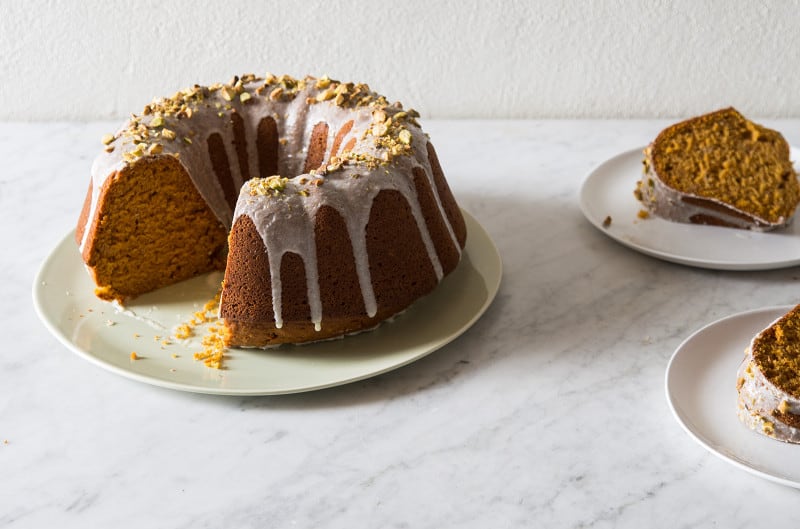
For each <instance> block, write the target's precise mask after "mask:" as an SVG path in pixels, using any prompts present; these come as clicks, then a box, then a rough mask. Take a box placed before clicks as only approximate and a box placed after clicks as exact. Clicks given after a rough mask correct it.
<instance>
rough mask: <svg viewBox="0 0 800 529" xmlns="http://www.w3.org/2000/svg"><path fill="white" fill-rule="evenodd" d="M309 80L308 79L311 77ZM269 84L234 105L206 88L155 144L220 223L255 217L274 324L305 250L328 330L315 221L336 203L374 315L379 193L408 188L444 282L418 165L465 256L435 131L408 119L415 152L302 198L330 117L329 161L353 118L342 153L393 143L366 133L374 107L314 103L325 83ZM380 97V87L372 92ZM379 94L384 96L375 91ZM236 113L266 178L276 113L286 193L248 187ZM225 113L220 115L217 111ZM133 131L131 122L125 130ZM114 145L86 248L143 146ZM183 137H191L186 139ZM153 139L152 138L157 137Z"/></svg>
mask: <svg viewBox="0 0 800 529" xmlns="http://www.w3.org/2000/svg"><path fill="white" fill-rule="evenodd" d="M308 79H310V78H307V80H308ZM262 84H263V83H262V82H261V80H257V81H253V82H249V83H246V84H244V85H243V89H244V91H245V92H247V93H249V94H250V95H251V98H250V99H249V100H248V101H247V102H244V103H243V102H241V101H240V100H239V97H238V96H237V97H234V98H233V99H232V100H231V101H228V100H226V99H224V98H223V97H222V91H221V90H217V91H215V92H212V93H210V94H208V95H207V96H206V97H205V98H204V99H203V100H202V101H200V102H197V103H194V104H193V105H192V108H193V114H192V116H191V118H183V119H176V118H174V117H172V118H170V119H168V120H167V125H166V126H167V127H168V128H169V129H170V130H172V131H174V132H175V134H176V136H177V137H176V139H175V140H173V141H166V140H164V139H159V140H157V141H155V142H156V143H160V144H161V145H162V146H163V152H162V153H160V154H158V155H156V156H170V155H176V154H177V155H178V156H179V157H178V160H179V162H180V163H181V165H182V166H183V167H184V168H185V169H186V171H187V173H188V174H189V175H190V177H191V179H192V181H193V182H194V184H195V186H196V187H197V189H198V191H199V193H200V194H201V196H202V197H203V198H204V199H205V200H206V202H207V203H208V204H209V206H210V208H211V209H212V210H213V211H214V213H215V215H216V216H217V218H218V219H219V220H220V222H221V223H222V224H223V225H224V226H225V227H226V228H227V229H230V228H231V226H232V224H233V222H235V221H236V219H237V218H238V217H239V216H241V215H247V216H249V217H250V218H251V219H252V220H253V223H254V225H255V226H256V229H257V230H258V233H259V235H260V236H261V238H262V240H263V242H264V246H265V247H266V249H267V253H268V257H269V262H270V273H271V280H272V297H273V308H274V314H275V325H276V327H278V328H280V327H281V326H282V324H283V319H282V316H281V298H282V285H281V277H280V265H281V261H282V257H283V255H284V254H285V253H287V252H292V253H296V254H298V255H299V256H300V257H301V258H302V260H303V263H304V266H305V272H306V279H307V286H308V299H309V305H310V310H311V318H312V322H313V323H314V325H315V328H316V329H317V330H320V329H321V326H322V321H323V314H322V305H321V301H320V291H319V282H318V279H317V260H316V247H315V244H314V219H315V216H316V213H317V212H318V211H319V209H320V207H322V206H323V205H328V206H332V207H333V208H335V209H336V210H337V211H338V212H339V213H340V214H341V215H342V218H343V219H344V220H345V222H346V224H347V229H348V234H349V236H350V240H351V242H352V247H353V254H354V257H355V263H356V271H357V275H358V280H359V284H360V286H361V291H362V295H363V300H364V306H365V308H366V312H367V314H368V315H369V316H370V317H373V316H374V315H375V314H376V312H377V309H378V307H377V303H376V300H375V294H374V292H373V289H372V282H371V278H370V271H369V262H368V257H367V251H366V239H365V234H366V225H367V222H368V220H369V214H370V209H371V206H372V201H373V200H374V198H375V197H376V196H377V194H378V193H379V192H380V191H383V190H395V191H398V192H400V193H401V194H402V195H403V196H404V197H405V199H406V201H407V202H408V204H409V206H410V209H411V213H412V215H413V217H414V219H415V221H416V224H417V227H418V228H419V232H420V235H421V238H422V241H423V244H424V245H425V248H426V250H427V253H428V257H429V259H430V262H431V265H432V267H433V269H434V272H435V274H436V277H437V280H441V278H442V276H443V269H442V265H441V263H440V262H439V258H438V256H437V253H436V249H435V247H434V244H433V241H432V239H431V236H430V233H429V231H428V229H427V226H426V223H425V219H424V217H423V214H422V210H421V207H420V204H419V200H418V199H417V196H416V190H415V188H414V184H413V177H412V171H413V169H414V168H415V167H421V168H422V169H423V170H424V173H425V175H426V176H427V178H428V183H429V185H430V188H431V190H432V192H433V196H434V198H435V201H436V204H437V207H438V209H439V213H440V215H441V217H442V218H443V219H444V221H445V225H446V226H447V230H448V232H449V234H450V238H451V240H452V243H453V246H454V247H455V248H456V249H457V251H458V252H459V253H460V251H461V248H460V245H459V244H458V242H457V239H456V236H455V232H454V230H453V227H452V226H451V225H450V222H449V220H448V218H447V215H446V214H445V212H444V208H443V205H442V201H441V199H440V197H439V194H438V191H437V188H436V185H435V182H434V179H433V171H432V168H431V164H430V161H429V160H428V154H427V148H426V145H427V141H428V140H427V136H426V135H425V134H424V132H423V131H422V130H421V128H420V127H418V126H416V125H415V124H414V123H412V122H404V123H403V125H404V127H405V128H406V129H407V130H408V131H409V132H410V133H411V151H410V153H408V154H403V155H398V156H393V157H390V158H391V159H390V162H389V163H387V164H385V165H381V166H379V167H377V168H375V169H369V168H368V167H366V166H365V165H364V164H361V163H353V164H345V165H343V166H342V167H341V168H340V169H339V170H336V171H332V172H330V173H327V174H325V176H324V191H325V192H324V193H315V192H309V193H308V196H302V195H300V194H299V193H298V192H299V191H301V190H310V189H311V188H310V186H311V184H310V183H309V182H311V181H313V180H314V179H316V178H317V176H316V175H309V174H302V170H303V166H304V164H305V161H306V156H307V154H308V145H309V141H310V139H311V135H312V131H313V128H314V126H315V125H317V124H318V123H321V122H324V123H327V125H328V136H327V140H326V149H325V157H324V160H328V159H329V157H330V154H331V148H332V143H333V140H334V138H335V137H336V135H337V133H338V132H339V130H340V129H341V128H342V127H343V126H344V125H345V124H346V123H347V122H349V121H353V126H352V128H351V129H350V131H349V132H348V133H347V134H346V135H345V136H344V137H343V138H342V139H341V143H340V152H341V149H342V148H343V146H344V145H346V144H347V143H348V141H349V140H350V139H353V138H354V139H355V140H356V141H355V146H354V147H353V148H352V149H351V152H352V153H353V154H355V155H363V156H365V157H368V158H370V159H381V158H382V157H384V156H385V153H386V149H385V148H384V147H380V146H378V145H376V144H375V142H374V141H373V140H374V138H373V137H371V136H369V134H368V131H369V130H370V127H371V125H372V122H373V116H372V112H373V110H374V109H373V108H371V107H370V106H363V107H348V108H345V107H340V106H337V105H336V104H335V103H334V102H333V101H332V100H329V101H323V102H320V103H314V104H309V102H308V100H309V99H314V98H316V97H317V95H318V94H319V93H320V92H322V91H323V90H322V89H320V88H317V87H316V86H315V83H314V82H313V79H311V82H307V83H306V85H305V87H304V88H302V89H301V90H299V91H298V92H297V93H296V95H295V96H294V97H293V98H291V99H289V100H281V99H279V100H272V99H270V98H268V97H265V96H264V95H260V94H258V93H257V89H258V88H259V87H260V86H261V85H262ZM373 94H374V93H373ZM374 95H377V94H374ZM231 110H235V111H236V112H237V113H238V114H239V115H240V116H241V117H242V118H243V122H244V129H245V139H246V145H247V163H248V166H249V173H250V175H251V176H260V177H268V176H271V175H261V174H259V167H258V150H257V147H256V136H257V129H258V125H259V123H260V122H261V120H262V119H263V118H265V117H272V118H273V119H274V121H275V123H276V125H277V132H278V137H279V138H280V139H281V142H280V143H279V153H278V154H279V156H278V158H279V162H278V170H279V173H280V174H281V175H282V176H287V177H290V180H289V182H288V184H287V185H286V189H285V191H284V192H283V193H281V194H280V196H278V197H276V196H272V195H268V196H253V195H251V194H250V193H249V190H248V187H247V186H242V184H243V183H244V181H243V180H244V179H243V177H242V173H243V171H242V168H241V167H240V166H239V158H238V156H237V152H236V149H235V147H234V143H233V142H234V129H233V125H232V120H231V119H230V112H231ZM383 110H384V111H385V112H386V114H387V115H388V116H393V115H395V114H396V113H397V112H400V111H401V107H400V106H399V105H397V106H389V107H387V108H384V109H383ZM220 112H221V114H222V115H221V116H220V115H219V113H220ZM138 119H139V120H140V122H141V123H142V124H144V125H149V124H151V123H152V120H153V119H154V115H152V114H151V115H145V116H141V117H139V118H138ZM125 128H127V124H126V127H124V128H123V129H122V130H125ZM213 134H219V135H220V136H221V138H222V140H223V143H224V146H225V154H226V156H227V159H228V162H229V165H230V170H231V174H232V176H233V181H234V183H235V185H236V187H237V188H241V190H240V192H239V197H238V202H237V205H236V209H235V211H232V210H231V208H230V206H229V204H228V203H227V201H226V200H225V194H224V191H223V188H222V186H221V184H220V183H219V180H218V177H217V175H216V174H215V172H214V170H213V167H212V165H211V162H210V158H209V153H208V148H207V144H206V141H207V138H208V137H210V136H211V135H213ZM116 136H117V139H116V140H115V142H114V143H113V145H114V150H113V151H112V152H110V153H103V154H102V155H101V156H99V157H98V158H97V159H96V160H95V163H94V164H93V166H92V186H93V187H92V201H91V207H90V211H89V215H88V218H87V225H86V226H85V229H84V237H83V241H82V242H81V251H83V249H84V246H85V244H86V240H87V237H88V234H89V231H90V230H89V227H90V226H91V223H92V220H93V218H94V217H95V216H96V214H97V211H96V209H97V202H98V197H99V194H100V191H101V189H102V187H103V185H104V183H105V182H106V180H107V179H108V178H109V177H110V176H111V175H113V174H114V173H115V172H116V171H119V170H121V169H122V168H123V167H125V165H126V164H127V163H136V162H135V161H133V162H130V161H126V159H125V153H130V152H132V151H134V150H135V143H134V141H133V139H132V138H131V136H130V135H120V133H117V134H116ZM183 138H189V140H190V141H191V144H187V143H186V142H185V140H183ZM151 143H152V142H151Z"/></svg>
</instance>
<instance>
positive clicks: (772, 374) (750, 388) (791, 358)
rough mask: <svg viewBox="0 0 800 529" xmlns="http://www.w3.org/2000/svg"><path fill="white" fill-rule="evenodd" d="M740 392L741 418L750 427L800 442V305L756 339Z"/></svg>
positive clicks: (742, 368) (743, 368)
mask: <svg viewBox="0 0 800 529" xmlns="http://www.w3.org/2000/svg"><path fill="white" fill-rule="evenodd" d="M736 389H737V390H738V392H739V406H738V415H739V419H740V420H741V421H742V422H743V423H744V424H745V425H746V426H748V427H749V428H750V429H751V430H755V431H757V432H761V433H763V434H764V435H767V436H769V437H772V438H775V439H777V440H779V441H785V442H789V443H800V305H798V306H796V307H795V308H793V309H792V310H791V311H789V313H787V314H786V315H784V316H782V317H781V318H779V319H778V320H776V321H775V322H773V323H772V324H771V325H770V326H769V327H767V328H766V329H764V330H763V331H761V332H760V333H758V335H756V337H755V338H753V340H752V342H751V343H750V346H749V347H748V348H747V350H746V351H745V358H744V360H743V361H742V364H741V365H740V366H739V371H738V374H737V379H736Z"/></svg>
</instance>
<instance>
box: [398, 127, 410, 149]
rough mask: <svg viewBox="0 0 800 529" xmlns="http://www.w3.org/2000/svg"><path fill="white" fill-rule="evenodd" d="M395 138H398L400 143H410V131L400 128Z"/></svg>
mask: <svg viewBox="0 0 800 529" xmlns="http://www.w3.org/2000/svg"><path fill="white" fill-rule="evenodd" d="M397 139H398V140H400V143H404V144H405V145H411V131H409V130H408V129H403V130H401V131H400V134H398V135H397Z"/></svg>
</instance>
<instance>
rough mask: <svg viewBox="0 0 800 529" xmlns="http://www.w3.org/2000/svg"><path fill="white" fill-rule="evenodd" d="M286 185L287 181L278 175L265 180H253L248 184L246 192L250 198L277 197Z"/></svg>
mask: <svg viewBox="0 0 800 529" xmlns="http://www.w3.org/2000/svg"><path fill="white" fill-rule="evenodd" d="M288 183H289V179H288V178H283V177H281V176H280V175H273V176H268V177H267V178H253V179H252V180H250V181H249V182H248V186H249V189H248V192H249V193H250V196H268V195H274V196H277V195H279V194H281V193H283V191H284V190H285V189H286V184H288Z"/></svg>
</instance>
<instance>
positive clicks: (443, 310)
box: [33, 212, 502, 395]
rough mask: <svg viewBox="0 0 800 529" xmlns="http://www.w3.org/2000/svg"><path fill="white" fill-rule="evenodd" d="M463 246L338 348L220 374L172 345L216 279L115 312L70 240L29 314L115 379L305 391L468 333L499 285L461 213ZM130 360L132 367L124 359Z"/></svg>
mask: <svg viewBox="0 0 800 529" xmlns="http://www.w3.org/2000/svg"><path fill="white" fill-rule="evenodd" d="M464 217H465V219H466V221H467V230H468V233H469V235H468V237H467V246H466V249H465V251H464V254H463V256H462V260H461V263H459V265H458V267H457V268H456V270H454V271H453V272H452V273H451V274H450V275H448V276H447V277H446V278H444V280H443V281H442V283H441V284H440V285H439V286H438V287H437V288H436V289H435V290H434V291H433V293H431V294H430V295H428V296H426V297H425V298H423V299H421V300H419V301H417V302H416V303H415V304H414V305H413V306H412V307H411V308H410V309H408V310H407V311H405V312H404V313H402V314H401V315H399V316H397V317H396V318H395V319H394V320H393V321H391V322H387V323H384V324H383V325H381V326H379V327H378V328H377V329H375V330H373V331H370V332H365V333H361V334H357V335H353V336H348V337H346V338H344V339H341V340H333V341H327V342H320V343H314V344H308V345H302V346H291V345H290V346H281V347H278V348H274V349H268V350H260V349H231V350H230V351H228V353H226V358H225V362H224V369H221V370H217V369H210V368H207V367H205V366H204V365H203V364H202V363H201V362H198V361H195V360H194V359H193V353H194V352H197V351H199V350H201V349H202V346H201V344H200V338H201V337H198V338H192V339H189V340H185V341H177V340H174V339H170V336H171V334H172V333H173V330H174V329H175V328H176V327H177V326H178V325H180V324H181V323H184V322H187V321H189V320H190V319H191V318H192V315H193V314H194V313H195V312H196V311H199V310H201V309H202V307H203V305H204V304H205V303H206V302H207V301H209V300H210V299H211V298H213V297H214V295H215V294H216V292H217V290H218V288H219V285H220V281H221V274H219V273H215V274H208V275H205V276H201V277H198V278H194V279H191V280H189V281H184V282H182V283H179V284H177V285H173V286H170V287H166V288H163V289H159V290H158V291H156V292H152V293H149V294H145V295H143V296H140V297H138V298H136V299H135V300H134V301H133V302H131V303H129V304H128V305H126V308H125V311H123V312H120V311H118V310H117V309H116V308H115V306H114V305H112V304H109V303H105V302H103V301H101V300H99V299H97V298H96V297H95V296H94V294H93V290H94V284H93V283H92V282H91V280H90V279H89V277H88V274H87V273H86V270H85V269H84V265H83V262H82V260H81V258H80V256H79V254H78V249H77V247H76V244H75V241H74V239H73V237H74V235H73V234H70V235H69V236H67V237H66V238H64V240H63V241H61V243H59V244H58V246H56V248H55V249H54V250H53V252H52V253H51V254H50V255H49V257H48V258H47V259H46V260H45V262H44V264H43V265H42V268H41V270H40V271H39V274H38V276H37V277H36V279H35V281H34V285H33V299H34V305H35V307H36V311H37V312H38V314H39V316H40V318H41V319H42V321H43V322H44V323H45V325H46V326H47V328H48V329H49V330H50V331H51V332H52V333H53V334H54V335H55V336H56V338H58V339H59V340H60V341H61V342H62V343H63V344H64V345H66V346H67V347H68V348H69V349H71V350H72V351H74V352H75V353H77V354H78V355H80V356H82V357H83V358H85V359H87V360H89V361H91V362H94V363H95V364H97V365H99V366H101V367H103V368H105V369H108V370H110V371H112V372H114V373H117V374H120V375H123V376H126V377H128V378H132V379H134V380H138V381H141V382H146V383H149V384H154V385H157V386H162V387H167V388H172V389H178V390H184V391H194V392H199V393H215V394H221V395H275V394H283V393H296V392H301V391H311V390H316V389H321V388H326V387H331V386H337V385H341V384H346V383H348V382H354V381H356V380H361V379H364V378H368V377H371V376H374V375H377V374H380V373H385V372H386V371H389V370H392V369H395V368H397V367H400V366H403V365H406V364H409V363H411V362H413V361H415V360H418V359H419V358H422V357H423V356H425V355H427V354H429V353H431V352H433V351H435V350H436V349H438V348H440V347H442V346H444V345H445V344H447V343H449V342H450V341H452V340H454V339H455V338H456V337H457V336H459V335H460V334H462V333H463V332H464V331H466V330H467V329H468V328H469V327H470V326H471V325H472V324H473V323H475V321H476V320H477V319H478V318H479V317H480V316H481V315H482V314H483V312H484V311H485V310H486V309H487V308H488V306H489V304H490V303H491V302H492V300H493V299H494V296H495V294H496V293H497V289H498V288H499V286H500V278H501V276H502V264H501V262H500V256H499V254H498V253H497V249H496V248H495V246H494V244H493V243H492V240H491V239H490V238H489V235H488V234H487V233H486V231H485V230H484V229H483V228H482V227H481V226H480V224H478V222H477V221H476V220H475V219H474V218H473V217H471V216H470V215H468V214H467V213H466V212H465V213H464ZM132 352H135V353H136V356H137V357H138V359H137V360H132V359H131V353H132Z"/></svg>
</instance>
